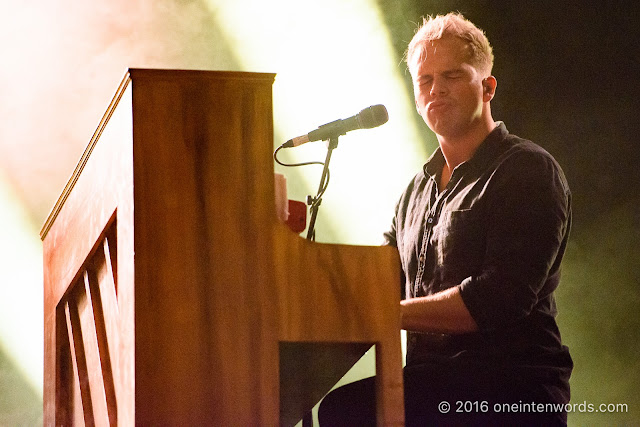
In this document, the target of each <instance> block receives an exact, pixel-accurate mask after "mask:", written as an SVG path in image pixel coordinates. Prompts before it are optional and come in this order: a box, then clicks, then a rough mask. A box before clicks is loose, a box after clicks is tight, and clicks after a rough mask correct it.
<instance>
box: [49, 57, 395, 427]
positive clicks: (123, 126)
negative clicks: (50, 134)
mask: <svg viewBox="0 0 640 427" xmlns="http://www.w3.org/2000/svg"><path fill="white" fill-rule="evenodd" d="M273 81H274V75H273V74H263V73H240V72H213V71H178V70H143V69H131V70H129V71H128V72H127V73H126V75H125V78H124V79H123V81H122V83H121V84H120V87H119V88H118V90H117V92H116V94H115V96H114V98H113V101H112V102H111V105H110V106H109V108H108V109H107V112H106V113H105V115H104V117H103V118H102V120H101V122H100V123H99V125H98V127H97V130H96V132H95V134H94V135H93V137H92V139H91V141H90V143H89V145H88V146H87V148H86V150H85V152H84V154H83V156H82V158H81V159H80V162H79V163H78V165H77V167H76V169H75V171H74V172H73V174H72V176H71V178H70V180H69V182H68V184H67V185H66V187H65V188H64V191H63V192H62V194H61V196H60V198H59V199H58V201H57V203H56V204H55V206H54V207H53V210H52V212H51V214H50V216H49V217H48V219H47V220H46V222H45V224H44V227H43V229H42V232H41V238H42V240H43V245H44V271H45V273H44V295H45V297H44V328H45V343H44V351H45V354H44V423H45V425H83V424H86V425H122V426H129V425H149V426H152V425H219V426H222V425H261V426H272V425H293V424H295V422H297V420H298V419H300V418H301V417H302V416H303V414H304V413H305V412H306V411H308V410H310V409H311V407H312V406H313V405H314V404H315V403H316V402H317V401H318V400H319V399H320V398H321V397H322V396H323V395H324V393H326V392H327V391H328V390H329V388H330V387H331V386H332V385H333V384H334V383H335V382H336V381H337V379H339V377H340V376H341V375H342V374H343V373H344V372H346V370H347V369H348V368H349V367H350V366H351V365H352V364H353V363H354V362H355V361H356V360H357V359H358V357H359V356H360V355H361V354H362V353H363V352H364V351H365V350H366V349H368V348H369V347H370V346H371V344H375V345H376V347H375V348H376V372H377V378H378V382H377V385H376V387H377V394H376V395H377V414H378V424H380V425H402V424H403V417H404V415H403V391H402V363H401V349H400V324H399V321H400V319H399V304H398V302H399V300H400V295H399V293H400V289H399V288H400V287H399V278H400V272H399V262H398V259H397V255H396V254H395V251H394V250H393V249H391V248H384V247H360V246H346V245H329V244H319V243H312V242H309V241H307V240H304V239H302V238H301V237H299V236H298V235H296V234H294V233H292V232H291V231H290V230H288V229H287V228H286V226H285V225H283V224H281V223H280V222H279V221H278V220H277V219H276V215H275V208H274V178H273V163H272V157H271V152H272V150H273V110H272V84H273ZM318 373H319V374H318Z"/></svg>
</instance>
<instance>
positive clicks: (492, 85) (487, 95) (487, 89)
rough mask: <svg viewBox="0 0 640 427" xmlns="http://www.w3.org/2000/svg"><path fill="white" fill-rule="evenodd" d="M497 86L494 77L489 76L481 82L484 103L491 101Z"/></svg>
mask: <svg viewBox="0 0 640 427" xmlns="http://www.w3.org/2000/svg"><path fill="white" fill-rule="evenodd" d="M497 86H498V81H497V80H496V78H495V77H493V76H489V77H487V78H486V79H484V80H482V98H483V100H484V102H489V101H491V100H492V99H493V97H494V95H495V94H496V87H497Z"/></svg>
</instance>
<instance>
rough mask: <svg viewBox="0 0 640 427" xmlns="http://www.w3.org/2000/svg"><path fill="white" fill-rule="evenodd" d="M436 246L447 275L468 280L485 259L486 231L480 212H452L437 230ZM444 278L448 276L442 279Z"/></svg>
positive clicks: (440, 222)
mask: <svg viewBox="0 0 640 427" xmlns="http://www.w3.org/2000/svg"><path fill="white" fill-rule="evenodd" d="M433 239H434V240H433V242H432V243H433V247H434V249H435V251H436V254H435V255H436V259H437V261H438V264H439V267H440V271H441V273H442V275H443V276H449V277H448V278H449V279H451V277H450V276H451V275H452V274H453V276H455V277H456V279H455V280H458V278H461V279H463V278H465V277H468V276H470V275H472V274H473V273H474V272H476V271H477V270H478V269H479V267H480V265H481V264H482V259H483V258H484V242H485V230H484V226H483V221H482V218H481V216H480V215H479V213H478V212H477V211H476V210H472V209H463V210H448V211H445V212H443V213H442V215H441V216H440V220H439V221H438V223H437V224H436V226H435V227H434V229H433ZM442 278H443V279H444V278H445V277H442Z"/></svg>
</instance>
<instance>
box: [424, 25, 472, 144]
mask: <svg viewBox="0 0 640 427" xmlns="http://www.w3.org/2000/svg"><path fill="white" fill-rule="evenodd" d="M467 49H468V47H467V46H466V44H465V42H464V41H462V40H461V39H459V38H457V37H451V36H450V37H444V38H442V39H440V40H436V41H434V42H432V43H429V44H428V45H427V46H426V57H425V59H424V61H422V62H420V63H418V64H417V67H415V66H414V67H413V68H412V72H413V75H412V78H413V88H414V95H415V100H416V107H417V109H418V113H420V115H421V116H422V118H423V119H424V121H425V122H426V123H427V125H428V126H429V128H430V129H431V130H432V131H433V132H434V133H435V134H436V135H439V136H442V137H444V138H450V139H452V138H456V137H460V136H463V135H465V134H467V132H469V130H471V129H473V127H474V126H476V125H478V123H480V121H481V114H482V107H483V81H482V75H481V74H480V72H479V71H478V70H476V68H474V67H473V66H472V65H471V64H470V63H469V59H468V58H469V54H468V51H467ZM414 60H415V59H414Z"/></svg>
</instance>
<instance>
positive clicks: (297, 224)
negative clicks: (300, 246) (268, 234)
mask: <svg viewBox="0 0 640 427" xmlns="http://www.w3.org/2000/svg"><path fill="white" fill-rule="evenodd" d="M286 224H287V225H288V226H289V228H290V229H291V230H292V231H293V232H294V233H296V234H300V233H302V232H303V231H304V229H305V228H307V204H306V203H304V202H299V201H297V200H289V218H288V219H287V222H286Z"/></svg>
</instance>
